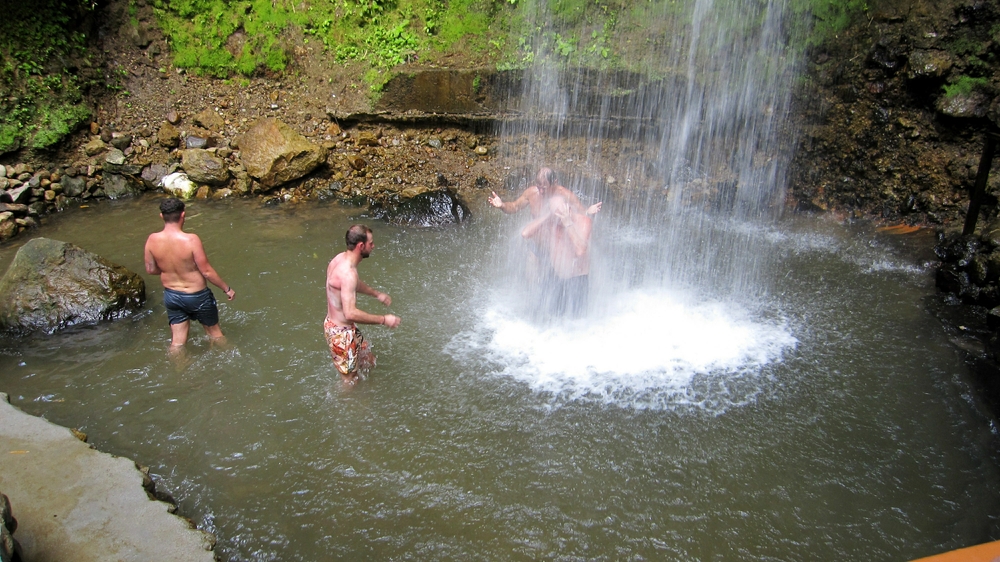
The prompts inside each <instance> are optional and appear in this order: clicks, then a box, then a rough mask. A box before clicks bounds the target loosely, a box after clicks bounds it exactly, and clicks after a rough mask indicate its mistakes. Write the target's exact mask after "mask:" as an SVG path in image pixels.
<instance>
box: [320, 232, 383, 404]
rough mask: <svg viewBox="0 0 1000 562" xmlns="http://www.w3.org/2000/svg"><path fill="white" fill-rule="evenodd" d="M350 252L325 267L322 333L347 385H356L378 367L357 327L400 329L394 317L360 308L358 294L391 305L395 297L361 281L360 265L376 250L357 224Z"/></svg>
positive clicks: (369, 234)
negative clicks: (373, 367) (376, 325)
mask: <svg viewBox="0 0 1000 562" xmlns="http://www.w3.org/2000/svg"><path fill="white" fill-rule="evenodd" d="M345 238H346V240H347V251H345V252H341V253H339V254H337V257H335V258H333V259H332V260H331V261H330V265H329V266H328V267H327V268H326V305H327V306H326V321H325V322H323V333H324V334H325V336H326V343H327V344H328V345H329V346H330V355H331V356H332V357H333V364H334V366H335V367H337V371H339V372H340V376H341V378H342V379H343V381H344V383H346V384H348V385H353V384H354V383H356V382H357V381H358V378H359V377H360V375H361V374H363V373H365V372H366V371H367V369H369V368H370V367H372V366H374V365H375V356H374V355H372V353H371V350H370V349H369V347H368V342H366V341H365V339H364V337H363V336H362V335H361V330H359V329H358V327H357V324H384V325H386V326H388V327H390V328H395V327H396V326H399V317H398V316H396V315H394V314H385V315H378V314H369V313H367V312H365V311H363V310H361V309H359V308H358V307H357V302H356V301H357V294H358V293H359V292H360V293H363V294H365V295H368V296H372V297H375V298H377V299H378V300H379V302H381V303H382V304H384V305H386V306H389V305H391V304H392V297H390V296H389V295H387V294H385V293H380V292H378V291H376V290H375V289H372V288H371V287H369V286H368V285H366V284H365V282H364V281H362V280H361V279H359V278H358V264H359V263H361V260H363V259H365V258H367V257H368V256H370V255H371V253H372V250H373V249H374V248H375V242H374V241H373V239H372V230H371V229H370V228H368V227H367V226H364V225H361V224H356V225H354V226H352V227H351V228H350V229H348V231H347V235H346V236H345Z"/></svg>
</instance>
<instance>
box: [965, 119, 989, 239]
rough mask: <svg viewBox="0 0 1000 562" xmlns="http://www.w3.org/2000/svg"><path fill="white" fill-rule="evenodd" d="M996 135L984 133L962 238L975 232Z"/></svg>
mask: <svg viewBox="0 0 1000 562" xmlns="http://www.w3.org/2000/svg"><path fill="white" fill-rule="evenodd" d="M996 146H997V140H996V133H991V132H987V133H986V144H984V145H983V156H982V158H980V159H979V171H978V172H976V184H975V185H973V186H972V193H971V194H969V214H967V215H965V228H964V229H962V235H963V236H969V235H971V234H973V233H974V232H976V221H977V220H978V219H979V207H981V206H982V204H983V194H984V193H986V180H988V179H989V177H990V167H991V166H993V152H994V151H995V150H996Z"/></svg>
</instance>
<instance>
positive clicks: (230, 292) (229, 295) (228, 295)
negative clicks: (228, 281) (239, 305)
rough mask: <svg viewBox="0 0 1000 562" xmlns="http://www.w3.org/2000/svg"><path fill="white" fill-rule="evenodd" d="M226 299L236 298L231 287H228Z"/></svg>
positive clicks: (234, 291) (234, 290)
mask: <svg viewBox="0 0 1000 562" xmlns="http://www.w3.org/2000/svg"><path fill="white" fill-rule="evenodd" d="M226 298H227V299H229V300H233V299H235V298H236V289H233V288H232V287H229V289H228V290H227V291H226Z"/></svg>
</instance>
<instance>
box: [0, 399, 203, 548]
mask: <svg viewBox="0 0 1000 562" xmlns="http://www.w3.org/2000/svg"><path fill="white" fill-rule="evenodd" d="M143 477H144V475H143V473H142V472H140V471H139V469H138V468H137V467H136V465H135V463H134V462H133V461H130V460H128V459H125V458H121V457H116V456H114V455H109V454H107V453H101V452H99V451H96V450H94V449H93V448H91V447H90V446H89V445H87V444H86V443H84V442H83V441H81V440H80V439H78V438H77V437H76V436H74V435H73V433H72V432H71V431H70V430H69V429H66V428H64V427H60V426H57V425H55V424H53V423H50V422H48V421H46V420H44V419H41V418H38V417H35V416H31V415H28V414H26V413H24V412H22V411H21V410H19V409H18V408H15V407H14V406H12V405H11V404H10V402H9V399H8V397H7V395H6V394H3V393H0V490H2V491H3V493H4V494H6V495H7V496H8V497H9V498H10V503H11V511H12V512H13V515H14V517H15V518H16V519H17V531H16V532H15V533H14V537H15V538H16V539H17V541H18V542H19V543H20V544H21V553H22V556H23V557H24V561H25V562H41V561H65V560H74V561H77V562H89V561H94V562H98V561H106V560H124V561H136V562H145V561H149V560H171V561H173V562H186V561H204V562H211V561H213V560H214V556H213V554H212V552H211V549H212V547H213V546H214V544H215V537H213V536H212V535H210V534H208V533H205V532H202V531H199V530H197V529H194V528H193V527H192V525H191V524H190V522H189V521H188V520H186V519H182V518H181V517H178V516H176V515H173V514H171V510H172V509H173V506H172V505H170V504H168V503H165V502H161V501H156V500H153V499H150V497H149V495H148V494H147V492H146V490H145V489H144V488H143ZM147 478H148V477H147Z"/></svg>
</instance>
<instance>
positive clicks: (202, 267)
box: [145, 197, 236, 348]
mask: <svg viewBox="0 0 1000 562" xmlns="http://www.w3.org/2000/svg"><path fill="white" fill-rule="evenodd" d="M160 217H161V218H162V219H163V230H161V231H160V232H154V233H153V234H150V235H149V238H148V239H146V249H145V261H146V273H148V274H150V275H159V276H160V283H163V304H164V305H165V306H166V308H167V318H168V319H169V320H170V333H171V340H170V347H171V348H180V347H181V346H183V345H184V344H185V343H187V338H188V329H189V328H190V327H191V319H192V318H194V319H195V320H197V321H198V322H200V323H201V324H202V326H204V327H205V333H206V334H208V338H209V340H212V341H220V340H223V339H224V336H223V335H222V329H221V328H219V308H218V306H217V305H216V302H215V295H213V294H212V290H211V289H209V288H208V282H211V283H212V284H213V285H215V286H216V287H218V288H220V289H222V288H223V287H225V289H224V291H225V293H226V297H227V298H228V299H229V300H233V299H234V298H236V291H234V290H233V288H232V287H231V286H229V284H228V283H226V282H225V281H223V280H222V277H219V274H218V273H216V272H215V269H214V268H213V267H212V264H210V263H208V256H206V255H205V248H204V247H203V246H202V244H201V238H199V237H198V235H197V234H189V233H187V232H184V202H183V201H181V200H179V199H175V198H173V197H171V198H169V199H164V200H163V201H162V202H161V203H160ZM206 281H207V282H206Z"/></svg>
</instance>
